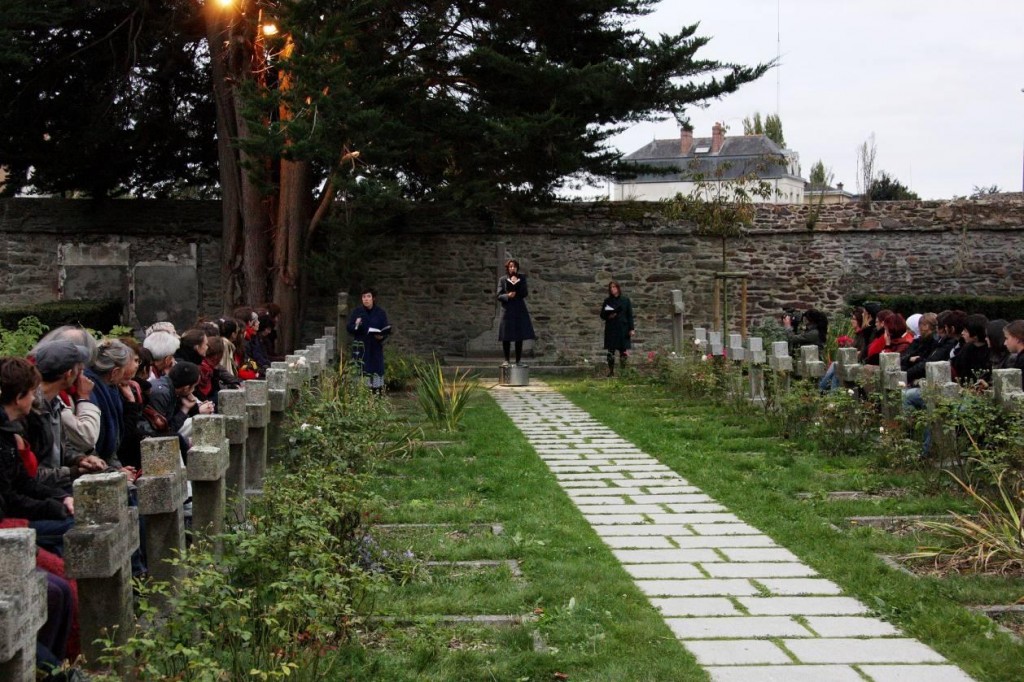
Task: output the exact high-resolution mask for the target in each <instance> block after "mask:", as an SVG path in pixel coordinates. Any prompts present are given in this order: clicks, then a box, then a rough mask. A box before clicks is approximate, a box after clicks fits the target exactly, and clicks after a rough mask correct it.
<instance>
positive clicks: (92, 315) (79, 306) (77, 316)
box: [0, 300, 124, 329]
mask: <svg viewBox="0 0 1024 682" xmlns="http://www.w3.org/2000/svg"><path fill="white" fill-rule="evenodd" d="M123 309H124V302H123V301H120V300H109V301H50V302H47V303H37V304H35V305H20V306H10V307H5V308H0V327H6V328H8V329H11V328H13V327H15V326H16V325H17V323H18V320H20V319H21V318H23V317H35V318H38V319H39V321H40V322H42V323H43V325H44V326H46V327H48V328H49V329H54V328H56V327H60V326H62V325H65V324H70V325H80V326H82V327H86V328H88V329H111V328H113V327H115V326H117V325H119V324H121V313H122V311H123Z"/></svg>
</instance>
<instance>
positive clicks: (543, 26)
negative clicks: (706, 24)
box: [0, 0, 767, 345]
mask: <svg viewBox="0 0 1024 682" xmlns="http://www.w3.org/2000/svg"><path fill="white" fill-rule="evenodd" d="M7 1H8V4H10V3H14V5H13V6H12V7H14V8H15V9H17V10H18V11H17V12H10V13H7V7H6V6H5V19H4V20H3V21H4V25H3V26H0V38H2V37H4V33H5V31H6V32H8V33H9V34H11V35H13V36H14V39H15V44H16V45H17V48H16V49H15V50H14V54H13V55H8V54H7V52H6V51H4V49H3V48H0V66H2V68H3V69H4V70H5V71H7V73H4V74H3V75H4V81H3V82H4V83H5V85H4V86H2V87H0V102H2V103H3V104H2V105H3V106H4V109H2V110H0V128H2V129H3V131H4V132H3V136H2V141H0V164H2V165H7V166H9V167H10V168H11V169H12V170H13V171H14V176H15V182H13V183H12V184H11V186H10V188H9V189H11V190H14V189H18V188H20V187H21V186H23V185H24V184H25V183H27V182H28V177H27V176H28V173H29V168H32V169H33V175H32V179H31V182H32V184H34V185H35V186H36V187H37V188H39V189H41V190H46V191H75V190H79V191H84V192H86V193H88V194H90V195H93V196H105V195H111V194H118V193H124V192H132V193H135V194H137V195H160V194H169V193H172V192H173V191H179V192H180V190H181V189H182V185H187V187H188V189H189V190H190V191H192V192H196V191H198V190H200V189H203V188H209V187H210V186H211V185H212V184H213V183H212V182H211V181H210V180H209V174H210V172H211V171H214V169H215V168H216V170H215V171H214V172H215V173H217V178H218V180H219V182H218V183H217V184H218V185H219V191H220V194H221V196H222V199H223V211H224V244H223V252H224V272H225V299H226V300H225V304H226V305H230V304H234V303H238V302H247V303H260V302H263V301H265V300H267V299H268V298H273V299H274V300H275V301H277V302H278V303H279V304H281V305H282V307H283V308H284V309H285V317H286V318H290V319H292V320H297V319H298V317H299V315H298V305H299V300H300V296H299V291H300V288H301V286H302V277H301V271H300V267H301V264H302V262H303V259H304V257H305V255H306V253H307V250H308V248H309V245H310V243H311V242H312V240H313V238H314V236H315V234H316V231H317V227H318V226H319V225H322V224H323V222H324V220H325V218H329V217H330V215H331V213H332V211H334V210H335V209H336V208H337V207H338V206H340V205H344V206H346V207H351V206H353V204H354V201H355V200H356V199H358V198H359V197H360V196H361V195H363V194H367V193H373V194H375V195H377V196H390V197H392V198H398V199H401V200H416V201H421V202H422V201H432V202H445V203H450V204H453V205H457V206H462V207H473V208H478V209H479V208H484V207H490V206H494V205H495V204H496V203H499V202H502V201H505V200H525V201H541V200H547V199H551V198H553V197H554V195H555V193H556V191H557V190H558V189H559V187H560V186H562V185H563V183H565V182H566V178H568V177H570V176H576V177H580V176H583V177H587V176H590V177H594V176H603V175H608V174H612V173H614V172H615V171H616V170H618V169H619V168H620V166H621V154H620V153H619V152H618V151H617V150H614V149H612V148H610V147H609V146H608V140H609V138H610V137H611V136H612V135H614V134H616V133H617V132H619V131H620V130H621V129H622V128H623V127H624V126H627V125H630V124H632V123H635V122H637V121H643V120H651V119H657V118H660V117H662V116H664V115H666V114H673V115H675V116H676V118H677V119H678V120H679V121H680V122H681V123H685V122H686V110H687V107H689V106H691V105H695V104H700V103H703V102H705V101H706V100H709V99H713V98H716V97H719V96H722V95H724V94H727V93H729V92H732V91H734V90H736V89H737V88H738V87H739V86H740V85H742V84H744V83H746V82H748V81H751V80H753V79H755V78H757V77H759V76H760V75H761V74H762V73H763V72H764V71H765V70H766V68H767V67H766V66H764V65H759V66H755V67H743V66H739V65H733V64H722V63H718V62H714V61H709V60H704V59H701V58H699V57H697V52H698V51H699V50H700V49H701V48H702V47H704V46H705V45H706V44H707V42H708V38H704V37H700V36H698V35H697V32H696V31H697V27H696V25H692V26H684V27H681V28H679V30H678V32H676V33H674V34H666V35H660V36H658V37H654V38H652V37H648V36H646V35H644V34H643V33H641V32H640V31H639V30H637V29H635V28H633V27H632V26H631V22H632V20H633V19H635V18H637V17H639V16H642V15H645V14H648V13H649V12H651V11H652V9H653V7H654V6H655V5H656V4H657V3H656V2H654V1H653V0H559V1H558V2H551V1H550V0H360V1H359V2H352V1H351V0H278V1H276V2H274V1H271V0H261V1H260V2H257V1H256V0H236V1H235V2H234V3H228V6H223V5H221V4H220V3H217V2H213V1H212V0H208V1H207V2H205V3H202V4H198V3H196V2H195V0H169V1H167V2H155V1H153V0H95V1H92V2H88V3H85V2H76V3H66V2H63V3H62V2H56V1H55V0H7ZM32 8H36V9H32ZM36 10H39V11H38V12H37V11H36ZM33 13H35V14H34V15H33ZM8 17H18V19H17V20H16V21H15V20H8ZM270 22H275V23H276V28H277V33H276V34H274V35H265V34H264V33H262V32H261V26H263V25H266V24H268V23H270ZM200 37H205V44H204V43H202V42H199V41H198V40H197V39H198V38H200ZM8 76H10V77H11V78H8ZM211 102H215V104H216V120H215V121H214V119H213V117H212V116H211V111H212V109H213V107H212V106H211ZM214 137H215V138H216V142H215V143H214V142H213V140H214ZM214 151H215V152H216V160H217V163H216V165H214V164H213V163H212V156H213V152H214ZM100 160H103V161H105V164H103V163H98V161H100ZM339 199H345V202H344V203H341V202H339ZM283 332H284V334H283V336H284V339H285V343H286V345H288V341H289V340H290V338H291V334H290V332H291V330H288V329H286V330H283Z"/></svg>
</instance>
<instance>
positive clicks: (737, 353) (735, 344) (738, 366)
mask: <svg viewBox="0 0 1024 682" xmlns="http://www.w3.org/2000/svg"><path fill="white" fill-rule="evenodd" d="M745 357H746V353H745V352H744V349H743V335H742V334H729V349H728V352H727V353H726V358H727V359H728V360H729V364H730V365H731V369H732V371H731V372H730V374H729V384H730V389H729V391H730V393H731V394H732V395H733V396H735V397H736V398H737V399H740V398H745V397H747V395H746V386H745V382H744V381H743V365H744V359H745Z"/></svg>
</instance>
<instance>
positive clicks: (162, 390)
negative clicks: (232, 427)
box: [139, 361, 214, 436]
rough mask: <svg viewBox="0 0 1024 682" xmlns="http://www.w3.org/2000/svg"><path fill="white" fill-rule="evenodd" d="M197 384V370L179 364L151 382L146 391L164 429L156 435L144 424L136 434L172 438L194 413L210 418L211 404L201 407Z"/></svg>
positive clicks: (155, 432) (153, 429)
mask: <svg viewBox="0 0 1024 682" xmlns="http://www.w3.org/2000/svg"><path fill="white" fill-rule="evenodd" d="M198 381H199V368H198V367H197V366H196V365H195V364H193V363H191V362H186V361H182V362H178V363H175V365H174V366H173V367H171V371H170V372H168V373H167V374H165V375H164V376H162V377H160V378H159V379H157V380H156V381H154V382H153V387H152V388H151V389H150V391H149V404H150V405H151V406H152V407H153V409H155V410H156V411H157V412H159V413H160V414H162V415H163V416H164V418H165V419H166V420H167V428H166V429H164V430H163V431H157V430H156V429H155V428H154V427H153V425H152V424H150V423H149V422H148V421H146V420H143V421H141V422H140V423H139V430H140V431H141V432H142V433H143V434H144V435H147V436H173V435H176V434H177V433H178V431H179V430H181V427H182V426H184V424H185V420H186V419H188V418H189V416H190V415H191V414H192V411H193V409H194V410H195V411H196V413H198V414H212V413H213V410H214V405H213V403H212V402H209V401H207V402H204V403H200V402H199V401H198V400H197V399H196V397H195V395H193V393H192V392H193V391H194V390H195V387H196V383H198Z"/></svg>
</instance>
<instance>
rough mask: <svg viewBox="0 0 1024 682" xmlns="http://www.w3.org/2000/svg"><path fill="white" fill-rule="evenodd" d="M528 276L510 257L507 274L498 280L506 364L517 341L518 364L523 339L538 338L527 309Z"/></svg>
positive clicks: (499, 333)
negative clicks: (520, 272) (520, 270)
mask: <svg viewBox="0 0 1024 682" xmlns="http://www.w3.org/2000/svg"><path fill="white" fill-rule="evenodd" d="M528 293H529V290H528V289H527V287H526V277H525V276H523V275H520V274H519V261H517V260H514V259H511V258H510V259H509V260H508V261H507V262H506V263H505V276H504V277H502V278H501V279H499V280H498V300H499V301H501V308H502V311H501V325H500V326H499V327H498V340H499V341H501V349H502V351H503V352H504V353H505V365H506V366H507V365H508V364H509V359H510V357H509V356H510V352H511V346H512V344H513V343H515V347H516V364H517V365H518V364H519V363H520V362H521V361H522V359H523V341H528V340H532V339H536V338H537V336H536V334H534V333H533V322H531V321H530V311H529V310H527V309H526V296H527V295H528Z"/></svg>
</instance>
